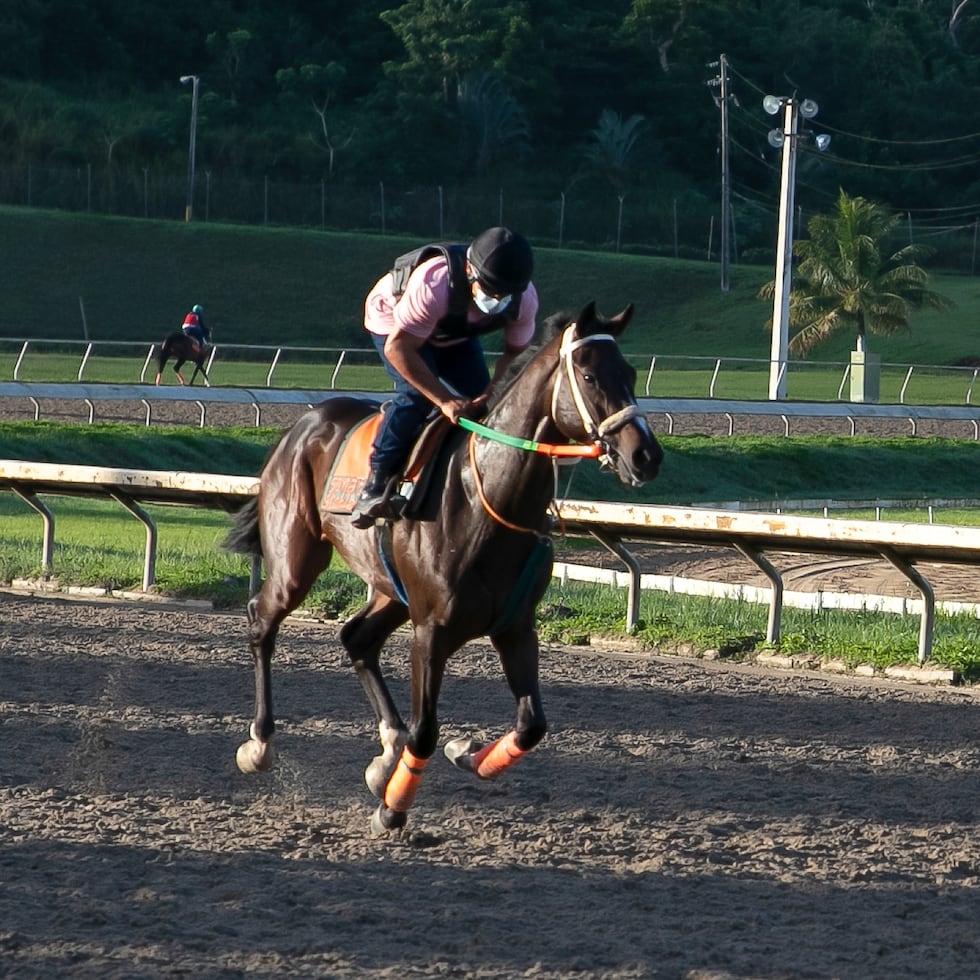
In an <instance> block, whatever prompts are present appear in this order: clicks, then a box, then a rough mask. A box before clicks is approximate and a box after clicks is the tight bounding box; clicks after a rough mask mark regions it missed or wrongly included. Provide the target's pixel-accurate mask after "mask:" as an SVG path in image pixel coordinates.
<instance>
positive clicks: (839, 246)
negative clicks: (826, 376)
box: [759, 191, 952, 357]
mask: <svg viewBox="0 0 980 980" xmlns="http://www.w3.org/2000/svg"><path fill="white" fill-rule="evenodd" d="M898 220H899V219H898V216H897V215H895V214H892V213H890V212H889V211H888V210H886V209H885V208H884V207H882V206H881V205H879V204H874V203H873V202H871V201H867V200H865V199H864V198H863V197H848V196H847V194H845V193H844V192H843V191H841V192H840V196H839V197H838V199H837V203H836V205H835V208H834V210H833V211H832V212H831V213H830V214H827V215H817V216H816V217H814V218H812V219H811V220H810V222H809V223H808V224H807V231H808V232H809V235H810V237H809V238H808V239H801V240H799V241H797V242H795V243H794V245H793V254H794V255H795V256H796V257H797V258H798V259H799V263H798V265H797V268H796V271H795V273H794V288H793V289H792V290H791V292H790V299H789V322H790V326H791V327H793V328H796V333H794V334H793V336H792V337H791V338H790V342H789V349H790V351H791V352H792V353H794V354H797V355H799V356H800V357H805V356H806V355H807V353H808V352H809V351H810V350H812V349H813V348H814V347H816V346H817V345H818V344H820V343H822V342H823V341H825V340H827V338H829V337H831V336H832V335H833V334H836V333H839V332H840V331H841V330H844V329H853V330H855V331H856V334H857V340H856V348H855V349H856V350H859V351H863V350H865V349H866V344H867V341H866V336H867V333H868V332H869V331H870V332H871V333H875V334H883V335H887V334H893V333H898V332H900V331H903V330H908V329H909V314H910V312H911V311H912V310H919V309H923V308H925V307H929V308H932V309H936V310H947V309H950V308H951V306H952V303H951V302H950V301H949V300H948V299H947V298H946V297H945V296H942V295H940V294H939V293H935V292H933V291H932V290H930V289H928V288H927V283H928V281H929V276H928V273H926V272H925V270H924V269H922V268H921V266H919V265H918V263H917V259H920V258H923V257H925V255H926V254H927V252H928V250H927V249H925V248H923V247H922V246H917V245H906V246H905V247H904V248H900V249H899V250H898V251H897V252H893V253H892V254H891V255H887V254H885V251H886V248H887V242H888V239H889V237H890V235H891V233H892V232H893V231H894V229H895V226H896V224H897V223H898ZM775 288H776V282H775V280H773V281H772V282H769V283H767V284H766V285H765V286H763V287H762V289H761V290H760V291H759V298H760V299H768V300H771V299H772V297H773V293H774V292H775ZM768 326H770V327H771V326H772V321H771V320H770V321H769V324H768Z"/></svg>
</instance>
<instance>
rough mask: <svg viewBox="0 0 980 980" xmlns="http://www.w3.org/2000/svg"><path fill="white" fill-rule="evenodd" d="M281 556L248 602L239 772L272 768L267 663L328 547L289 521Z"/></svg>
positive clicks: (327, 558)
mask: <svg viewBox="0 0 980 980" xmlns="http://www.w3.org/2000/svg"><path fill="white" fill-rule="evenodd" d="M278 534H279V535H281V537H280V536H277V538H276V539H277V540H280V541H282V542H283V547H282V551H281V553H279V554H277V555H275V556H274V557H267V577H266V580H265V582H264V583H263V585H262V588H261V589H260V590H259V591H258V593H257V594H256V595H255V596H254V598H252V599H250V600H249V603H248V607H247V610H246V613H247V617H248V637H249V640H248V645H249V650H250V651H251V654H252V664H253V667H254V670H255V715H254V718H253V720H252V724H251V726H250V727H249V739H248V741H247V742H243V743H242V744H241V745H240V746H239V747H238V753H237V755H236V760H237V762H238V768H239V769H241V770H242V772H246V773H254V772H262V771H264V770H266V769H268V768H269V766H270V765H272V758H273V754H272V747H271V744H270V742H271V739H272V736H273V734H274V732H275V728H276V726H275V718H274V715H273V710H272V680H271V663H272V655H273V653H274V652H275V647H276V637H277V636H278V635H279V627H280V626H281V625H282V621H283V620H284V619H285V618H286V616H288V615H289V613H291V612H292V611H293V610H294V609H295V608H296V607H297V606H298V605H299V604H300V603H301V602H302V601H303V599H304V598H306V595H307V593H308V592H309V591H310V587H311V586H312V585H313V583H314V582H315V581H316V579H317V577H318V576H319V575H320V573H321V572H322V571H323V570H324V569H325V568H326V567H327V566H328V565H329V564H330V556H331V555H332V553H333V547H332V546H331V545H330V544H327V543H324V542H321V541H319V540H318V539H316V538H313V537H312V536H311V535H310V533H309V531H308V529H307V527H306V525H305V524H303V522H302V521H301V520H298V519H293V520H292V521H290V522H289V523H288V524H287V526H286V527H284V528H282V529H280V530H279V532H278Z"/></svg>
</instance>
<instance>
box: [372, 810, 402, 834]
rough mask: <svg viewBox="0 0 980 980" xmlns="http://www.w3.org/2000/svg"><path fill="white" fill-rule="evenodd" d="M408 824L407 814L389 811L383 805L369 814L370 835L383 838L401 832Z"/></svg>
mask: <svg viewBox="0 0 980 980" xmlns="http://www.w3.org/2000/svg"><path fill="white" fill-rule="evenodd" d="M406 823H408V814H407V813H402V812H401V811H400V810H389V809H388V807H386V806H385V805H384V803H379V804H378V809H377V810H375V811H374V813H372V814H371V834H372V836H374V837H383V836H384V835H385V834H390V833H392V832H393V831H396V830H401V829H402V827H404V826H405V824H406Z"/></svg>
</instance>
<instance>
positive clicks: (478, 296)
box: [473, 283, 510, 316]
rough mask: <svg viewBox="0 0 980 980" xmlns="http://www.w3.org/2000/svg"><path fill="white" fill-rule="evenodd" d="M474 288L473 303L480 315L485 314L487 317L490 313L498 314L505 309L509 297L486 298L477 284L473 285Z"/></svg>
mask: <svg viewBox="0 0 980 980" xmlns="http://www.w3.org/2000/svg"><path fill="white" fill-rule="evenodd" d="M475 286H476V288H475V289H474V290H473V302H474V303H475V304H476V308H477V309H478V310H479V311H480V312H481V313H486V314H487V315H488V316H489V315H490V314H492V313H499V312H500V311H501V310H505V309H506V308H507V304H508V303H509V302H510V296H488V295H487V294H486V293H485V292H484V291H483V290H482V289H481V288H480V284H479V283H475Z"/></svg>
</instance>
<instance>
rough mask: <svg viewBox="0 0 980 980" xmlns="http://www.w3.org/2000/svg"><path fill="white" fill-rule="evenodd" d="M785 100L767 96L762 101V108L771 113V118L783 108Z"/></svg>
mask: <svg viewBox="0 0 980 980" xmlns="http://www.w3.org/2000/svg"><path fill="white" fill-rule="evenodd" d="M782 105H783V100H782V99H781V98H780V97H779V96H778V95H767V96H766V97H765V98H764V99H763V100H762V108H763V109H765V110H766V112H768V113H769V115H770V116H774V115H776V113H777V112H779V110H780V109H781V108H782Z"/></svg>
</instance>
